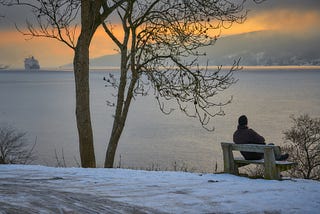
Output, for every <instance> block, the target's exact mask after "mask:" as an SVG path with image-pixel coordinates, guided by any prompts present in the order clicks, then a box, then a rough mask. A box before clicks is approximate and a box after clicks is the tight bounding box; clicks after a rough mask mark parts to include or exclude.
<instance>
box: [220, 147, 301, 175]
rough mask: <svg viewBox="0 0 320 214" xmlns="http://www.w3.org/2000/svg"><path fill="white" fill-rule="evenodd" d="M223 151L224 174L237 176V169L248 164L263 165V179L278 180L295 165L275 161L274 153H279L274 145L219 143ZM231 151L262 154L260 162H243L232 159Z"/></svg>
mask: <svg viewBox="0 0 320 214" xmlns="http://www.w3.org/2000/svg"><path fill="white" fill-rule="evenodd" d="M221 147H222V151H223V163H224V172H226V173H230V174H234V175H239V170H238V168H239V167H242V166H246V165H248V164H261V165H264V178H265V179H271V180H280V179H281V176H280V172H281V171H286V170H289V169H291V168H292V167H293V166H294V165H296V163H294V162H289V161H276V159H275V151H276V152H280V151H279V150H277V149H276V148H279V147H277V146H274V145H258V144H234V143H224V142H222V143H221ZM232 151H243V152H258V153H264V159H262V160H245V159H243V158H234V157H233V152H232Z"/></svg>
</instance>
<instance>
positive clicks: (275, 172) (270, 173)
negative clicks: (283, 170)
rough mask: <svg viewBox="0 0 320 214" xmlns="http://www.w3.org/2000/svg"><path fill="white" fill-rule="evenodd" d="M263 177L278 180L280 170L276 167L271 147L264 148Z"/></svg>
mask: <svg viewBox="0 0 320 214" xmlns="http://www.w3.org/2000/svg"><path fill="white" fill-rule="evenodd" d="M264 178H265V179H270V180H280V178H281V177H280V170H279V169H278V168H277V167H276V160H275V155H274V151H273V149H272V148H265V150H264Z"/></svg>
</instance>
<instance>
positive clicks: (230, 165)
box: [222, 145, 239, 175]
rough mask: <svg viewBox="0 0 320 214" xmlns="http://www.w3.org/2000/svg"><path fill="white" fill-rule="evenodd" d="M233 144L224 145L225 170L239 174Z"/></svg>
mask: <svg viewBox="0 0 320 214" xmlns="http://www.w3.org/2000/svg"><path fill="white" fill-rule="evenodd" d="M231 146H232V145H223V146H222V151H223V163H224V172H226V173H230V174H234V175H238V174H239V171H238V167H237V165H236V164H235V162H234V158H233V153H232V147H231Z"/></svg>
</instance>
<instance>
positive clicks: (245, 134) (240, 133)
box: [233, 125, 266, 160]
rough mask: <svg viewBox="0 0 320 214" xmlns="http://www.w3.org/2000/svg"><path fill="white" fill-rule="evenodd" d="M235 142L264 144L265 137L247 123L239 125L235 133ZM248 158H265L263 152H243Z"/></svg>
mask: <svg viewBox="0 0 320 214" xmlns="http://www.w3.org/2000/svg"><path fill="white" fill-rule="evenodd" d="M233 142H235V143H236V144H262V145H265V144H266V143H265V139H264V138H263V137H262V136H261V135H259V134H258V133H257V132H255V131H254V130H253V129H249V128H248V127H247V126H246V125H239V126H238V129H237V131H235V133H234V134H233ZM241 154H242V156H243V157H244V158H245V159H246V160H260V159H262V158H263V153H256V152H241Z"/></svg>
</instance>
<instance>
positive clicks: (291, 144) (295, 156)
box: [284, 114, 320, 180]
mask: <svg viewBox="0 0 320 214" xmlns="http://www.w3.org/2000/svg"><path fill="white" fill-rule="evenodd" d="M291 119H292V122H293V126H292V127H291V128H290V129H288V130H286V131H285V132H284V135H285V140H286V141H285V144H286V145H287V146H286V147H285V148H284V149H285V150H286V151H287V152H288V153H289V154H290V159H291V160H292V161H294V162H297V163H298V166H297V167H296V168H294V169H293V170H291V174H292V175H293V176H296V177H302V178H305V179H316V180H319V179H320V118H311V117H310V116H309V115H308V114H305V115H301V116H299V117H294V116H292V117H291Z"/></svg>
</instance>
